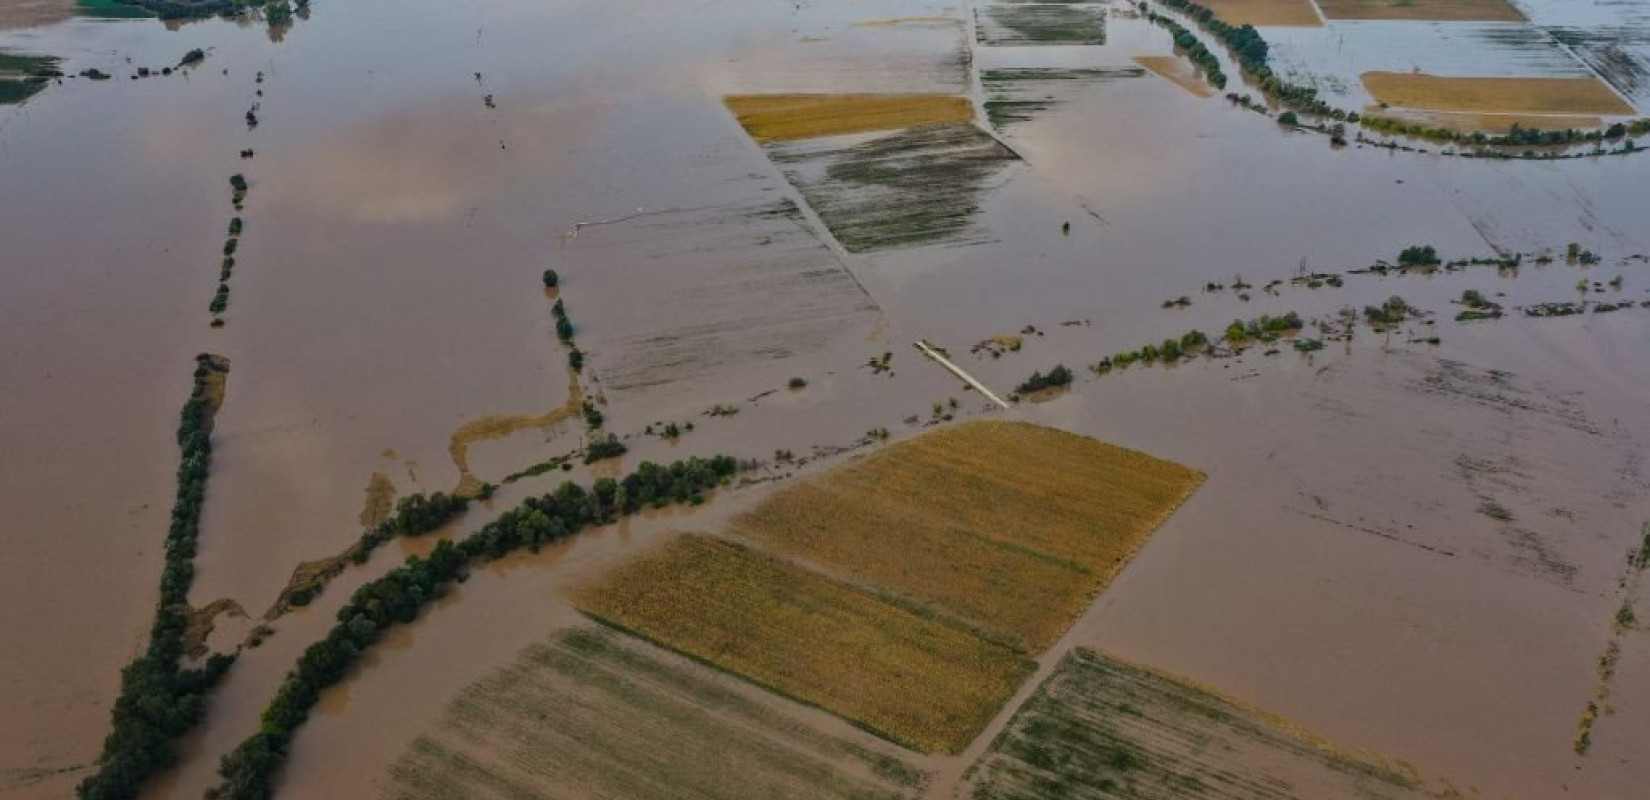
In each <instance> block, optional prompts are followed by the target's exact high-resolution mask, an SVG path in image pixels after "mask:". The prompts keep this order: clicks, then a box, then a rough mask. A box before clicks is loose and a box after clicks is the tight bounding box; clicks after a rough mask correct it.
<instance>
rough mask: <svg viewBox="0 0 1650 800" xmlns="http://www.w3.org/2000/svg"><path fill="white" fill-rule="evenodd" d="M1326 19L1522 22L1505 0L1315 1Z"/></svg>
mask: <svg viewBox="0 0 1650 800" xmlns="http://www.w3.org/2000/svg"><path fill="white" fill-rule="evenodd" d="M1316 2H1317V4H1318V9H1319V10H1321V11H1322V12H1323V15H1324V17H1325V18H1326V19H1385V20H1436V21H1442V22H1523V21H1524V15H1523V14H1521V13H1519V11H1518V9H1516V8H1514V7H1513V6H1512V4H1510V3H1508V2H1507V1H1506V0H1316Z"/></svg>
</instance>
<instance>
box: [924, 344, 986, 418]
mask: <svg viewBox="0 0 1650 800" xmlns="http://www.w3.org/2000/svg"><path fill="white" fill-rule="evenodd" d="M914 344H915V345H916V348H917V349H918V350H921V351H922V352H923V354H924V355H926V356H928V357H929V358H932V359H934V360H935V361H938V362H939V363H940V366H942V367H945V368H946V369H948V370H951V373H952V374H953V375H956V376H957V377H959V378H962V379H963V381H964V382H966V383H967V384H968V385H969V386H972V387H974V390H975V391H977V392H979V393H980V394H983V395H985V396H986V398H987V399H989V400H990V401H991V402H993V403H996V404H997V405H1000V406H1002V407H1003V408H1008V407H1009V406H1008V403H1007V402H1006V401H1004V400H1003V399H1002V398H1001V397H998V396H997V395H996V394H995V393H993V392H992V391H991V390H990V389H987V388H985V384H983V383H980V382H979V381H977V380H974V376H973V375H970V374H968V373H966V372H963V370H962V367H959V366H957V365H956V364H953V363H951V359H949V358H946V357H945V356H942V355H940V354H939V351H937V350H935V349H934V348H933V347H932V346H931V345H929V344H928V343H927V342H924V341H918V342H915V343H914Z"/></svg>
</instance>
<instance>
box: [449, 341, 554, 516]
mask: <svg viewBox="0 0 1650 800" xmlns="http://www.w3.org/2000/svg"><path fill="white" fill-rule="evenodd" d="M583 410H584V387H583V386H582V385H581V384H580V383H579V373H578V372H577V371H575V370H574V369H573V368H572V367H568V368H567V402H565V403H563V404H561V405H560V406H557V407H556V408H552V409H550V410H549V411H546V412H544V413H543V414H536V415H533V414H493V415H490V416H486V417H482V418H480V419H475V420H471V421H469V422H466V423H464V425H463V426H461V427H460V428H459V429H458V430H456V431H453V435H452V438H451V439H449V440H448V442H447V453H448V455H450V456H452V459H453V466H454V467H457V468H458V474H459V479H458V486H457V487H455V488H454V489H453V492H452V494H453V496H454V497H466V498H468V497H476V496H477V495H478V494H479V493H480V491H481V486H482V481H481V479H480V478H477V477H476V476H475V474H474V473H472V472H470V446H471V445H473V444H477V443H479V442H488V441H494V440H497V439H503V438H506V437H509V436H514V435H515V434H517V433H520V432H522V431H529V430H543V429H546V428H550V427H552V426H554V425H559V424H561V423H563V422H566V421H567V420H570V419H574V418H576V417H578V416H579V415H580V414H581V413H582V412H583Z"/></svg>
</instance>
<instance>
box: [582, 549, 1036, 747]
mask: <svg viewBox="0 0 1650 800" xmlns="http://www.w3.org/2000/svg"><path fill="white" fill-rule="evenodd" d="M574 603H575V604H576V605H577V606H578V608H579V609H580V610H582V611H584V612H585V613H586V614H589V615H590V616H592V617H594V618H596V619H598V620H601V621H603V622H606V623H608V624H611V625H614V626H616V627H619V628H623V629H626V630H629V631H631V632H634V633H637V634H639V635H641V636H644V637H646V638H648V639H651V640H653V641H655V642H658V643H660V644H663V645H664V646H666V647H670V648H672V649H674V650H677V651H679V652H682V653H685V654H687V655H690V656H693V657H695V658H698V659H701V660H704V661H706V662H709V663H711V664H714V665H716V666H718V667H720V668H722V669H725V670H728V671H729V672H732V673H735V674H738V675H741V676H743V677H746V678H749V679H751V680H753V681H755V682H757V683H759V684H763V685H766V686H768V687H770V688H772V689H775V690H777V691H779V692H781V693H783V694H786V695H789V696H791V697H794V698H797V699H799V700H801V701H803V702H806V703H811V704H813V705H816V706H819V707H821V708H823V709H825V710H827V711H830V712H832V713H835V714H837V715H839V716H841V717H844V718H846V719H848V720H849V721H851V722H854V723H856V724H858V725H861V726H863V727H865V728H866V729H868V730H871V731H872V732H875V733H877V734H879V735H882V736H885V737H887V738H889V739H892V740H894V741H897V742H901V743H904V744H907V745H909V746H911V747H914V748H917V749H919V750H924V751H930V752H945V753H956V752H960V751H961V750H962V749H963V748H964V747H966V746H967V745H968V743H969V741H971V740H972V739H973V738H974V736H975V735H976V734H977V733H978V732H979V730H980V729H981V728H982V727H984V725H985V723H986V722H987V721H988V720H989V719H990V718H991V716H992V715H993V714H995V713H996V711H997V709H998V708H1000V707H1001V706H1002V704H1003V702H1004V701H1005V700H1007V699H1008V697H1009V695H1010V694H1012V693H1013V691H1014V689H1015V688H1016V687H1017V686H1019V684H1020V683H1021V681H1023V680H1024V679H1025V678H1026V676H1027V675H1029V674H1030V673H1031V671H1032V669H1033V667H1034V665H1033V663H1032V662H1031V661H1030V660H1029V659H1028V658H1026V657H1025V656H1024V655H1023V654H1021V653H1018V652H1016V651H1015V650H1013V649H1011V648H1008V647H1005V646H1002V645H998V644H993V643H991V642H988V641H985V640H983V639H981V638H979V637H977V636H974V635H972V634H971V633H969V632H968V631H965V630H963V629H960V628H957V627H955V626H952V625H948V624H945V623H944V622H941V621H938V620H935V619H932V618H929V617H926V616H923V615H920V614H917V613H914V612H912V611H909V610H906V609H904V608H901V607H899V606H897V605H894V604H892V603H889V602H887V601H885V600H882V599H879V598H877V597H876V596H874V595H871V594H869V593H866V592H862V591H859V590H857V589H853V588H850V587H848V586H846V585H844V584H841V583H838V582H836V581H832V580H830V579H829V578H826V577H824V576H821V575H818V574H816V573H813V572H809V571H807V570H804V569H801V568H799V567H797V566H794V565H791V564H789V563H786V562H783V561H780V560H778V559H776V558H774V557H772V556H768V555H763V554H760V553H756V552H754V551H751V550H748V549H746V548H743V547H740V546H738V545H736V544H732V543H729V542H725V541H721V540H716V539H706V538H701V537H696V536H684V537H681V538H678V539H675V540H673V541H671V542H669V543H668V544H666V545H665V546H664V547H663V548H661V549H660V550H659V551H658V552H656V553H653V554H650V555H648V556H645V557H643V558H641V559H639V560H637V561H633V562H631V563H630V564H628V565H625V566H623V567H620V568H619V569H618V570H617V571H616V572H615V573H613V574H612V575H610V576H608V577H607V578H606V579H605V580H604V581H603V582H601V583H600V584H599V585H596V586H594V587H591V588H588V589H585V590H583V591H581V592H579V593H578V594H577V595H576V596H575V598H574Z"/></svg>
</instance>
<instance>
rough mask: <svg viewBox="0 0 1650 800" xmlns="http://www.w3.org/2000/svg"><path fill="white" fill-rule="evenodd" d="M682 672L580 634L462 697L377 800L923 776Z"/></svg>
mask: <svg viewBox="0 0 1650 800" xmlns="http://www.w3.org/2000/svg"><path fill="white" fill-rule="evenodd" d="M750 694H751V693H750V692H749V690H742V689H740V688H738V687H735V688H729V687H728V686H727V682H726V681H724V680H717V679H715V678H714V676H707V675H705V674H704V671H703V670H702V669H700V668H698V667H695V666H694V665H693V664H692V663H691V662H687V661H685V660H684V659H682V658H680V657H677V656H674V655H671V654H667V653H663V652H660V651H658V650H655V649H653V648H650V647H647V646H646V645H642V644H640V643H637V642H635V641H634V640H630V639H628V638H627V637H624V636H621V635H619V634H617V633H614V632H612V631H607V630H602V629H594V628H578V629H574V630H571V631H567V632H564V633H561V634H558V635H557V636H555V637H554V638H552V639H550V640H549V641H547V642H544V643H542V644H538V645H534V646H532V647H529V648H527V649H526V650H524V651H522V652H521V653H520V654H519V655H518V656H517V657H516V658H515V659H514V661H512V662H511V663H510V664H508V665H506V666H504V667H502V668H500V669H499V670H497V671H496V672H494V673H493V674H492V675H490V676H488V677H486V678H483V679H482V680H479V681H477V682H475V683H473V684H470V685H469V686H467V687H466V688H465V689H464V690H463V691H462V692H461V693H460V694H459V695H458V697H457V698H455V699H454V700H453V701H452V703H451V704H450V705H448V707H447V710H446V712H445V714H444V715H443V718H442V720H441V722H440V723H439V724H437V725H436V726H435V728H434V730H432V731H429V732H427V733H425V734H423V735H420V736H419V737H418V738H417V739H415V740H414V741H413V742H412V743H411V744H410V745H409V746H408V747H407V749H406V750H405V751H404V752H403V754H402V755H401V756H400V758H398V759H397V760H396V761H395V763H394V765H393V766H392V767H391V768H390V770H389V775H388V776H387V777H388V780H387V781H385V782H384V784H383V786H384V788H383V792H382V794H381V797H384V798H396V800H438V799H444V798H453V797H478V796H480V797H512V798H549V797H567V796H578V797H625V798H632V799H633V800H650V799H652V798H658V800H665V798H672V799H674V798H706V799H707V800H708V799H709V798H728V799H729V800H761V799H765V798H771V797H776V796H782V797H795V798H809V799H811V800H836V799H838V798H840V799H841V800H849V799H850V798H853V799H854V800H860V799H863V800H901V799H902V798H910V797H914V796H915V795H916V794H917V793H918V792H919V791H920V790H921V788H922V787H923V785H924V784H925V783H926V782H927V778H928V776H927V775H926V774H924V773H922V772H920V771H918V770H916V769H914V768H912V767H911V766H909V765H908V764H906V763H905V762H904V761H902V760H901V759H900V758H898V757H897V756H896V755H894V754H893V752H891V751H892V748H890V747H888V746H887V745H882V744H880V743H878V742H877V741H876V740H874V739H872V738H871V737H869V736H864V735H863V734H861V735H858V736H852V737H836V736H832V735H828V734H825V733H822V732H820V731H819V730H817V729H816V728H814V727H813V726H811V725H809V724H808V723H807V722H805V721H803V720H802V719H799V718H798V717H796V716H793V715H792V714H789V713H786V712H784V711H781V710H778V709H776V708H774V707H772V706H771V705H770V704H767V703H763V702H760V701H758V700H755V699H753V698H752V697H750V696H749V695H750Z"/></svg>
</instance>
